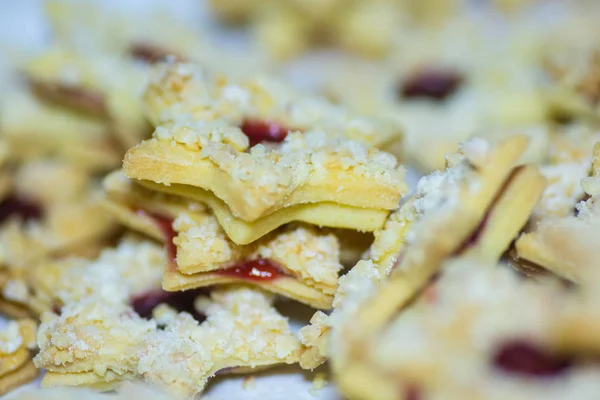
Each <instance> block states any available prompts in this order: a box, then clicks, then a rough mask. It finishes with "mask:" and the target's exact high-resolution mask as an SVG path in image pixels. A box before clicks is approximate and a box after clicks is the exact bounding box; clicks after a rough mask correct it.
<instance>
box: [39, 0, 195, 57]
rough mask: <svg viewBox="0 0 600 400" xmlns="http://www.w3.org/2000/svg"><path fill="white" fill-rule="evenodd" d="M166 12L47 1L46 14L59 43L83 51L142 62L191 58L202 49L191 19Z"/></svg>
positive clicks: (57, 0)
mask: <svg viewBox="0 0 600 400" xmlns="http://www.w3.org/2000/svg"><path fill="white" fill-rule="evenodd" d="M165 11H167V10H163V9H156V8H155V7H148V8H145V9H140V10H136V12H135V13H134V14H131V13H127V12H126V9H121V10H119V9H115V8H112V9H111V8H110V7H104V5H103V4H94V3H81V2H73V1H70V0H50V1H47V2H46V13H47V16H48V19H49V21H50V24H51V26H52V30H53V34H54V36H55V39H56V40H57V41H58V42H60V43H62V44H64V45H66V46H68V47H70V48H76V49H78V50H80V51H82V50H83V51H87V52H89V51H90V50H91V49H95V50H97V51H102V52H105V53H107V54H118V55H120V56H121V57H122V58H123V59H131V60H132V61H133V60H135V61H139V62H140V61H141V62H143V63H152V62H155V61H157V60H161V59H164V58H166V57H167V56H177V57H180V58H188V57H191V56H192V55H194V54H195V53H197V52H198V51H199V50H200V49H199V48H198V47H199V45H200V41H199V38H198V34H197V32H195V31H194V29H191V28H190V26H189V24H188V22H189V21H181V20H178V19H177V18H175V16H174V15H171V13H169V12H165ZM148 26H152V27H153V28H154V29H148Z"/></svg>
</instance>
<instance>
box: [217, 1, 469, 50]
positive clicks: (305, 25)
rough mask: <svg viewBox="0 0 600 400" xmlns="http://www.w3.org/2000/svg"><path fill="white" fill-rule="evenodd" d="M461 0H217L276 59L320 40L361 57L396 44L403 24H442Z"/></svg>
mask: <svg viewBox="0 0 600 400" xmlns="http://www.w3.org/2000/svg"><path fill="white" fill-rule="evenodd" d="M461 3H462V2H461V1H455V0H435V1H432V2H430V3H428V5H427V6H424V5H423V4H422V2H420V1H418V0H417V1H415V0H408V1H406V0H404V1H393V0H379V1H368V0H358V1H350V0H327V1H310V2H306V1H295V0H279V1H278V0H259V1H252V0H213V1H211V2H210V4H211V7H212V9H213V11H214V13H215V14H216V16H217V17H219V18H220V19H222V20H223V21H225V22H227V23H241V22H243V23H247V24H248V25H249V29H250V31H251V32H252V33H253V37H254V39H255V40H256V41H257V42H258V44H259V45H261V46H262V47H264V48H266V50H267V51H268V52H269V53H270V54H271V56H272V57H274V58H275V59H278V60H281V59H287V58H290V57H294V56H297V55H298V54H300V53H302V52H304V51H307V50H309V49H310V48H312V47H315V46H320V45H322V44H327V45H331V46H334V47H340V48H342V49H344V50H346V51H349V52H352V53H354V54H356V55H359V56H363V57H373V58H381V57H385V56H386V55H388V54H389V52H390V51H391V50H392V49H394V47H395V46H394V45H395V44H396V42H397V39H398V35H399V34H401V33H402V31H401V30H400V29H399V28H400V27H402V26H404V25H408V26H410V27H411V28H413V29H414V28H415V25H417V26H421V25H422V26H435V27H438V26H439V23H440V22H441V21H444V20H446V19H447V18H448V17H449V16H452V15H453V14H454V12H455V11H456V9H457V8H458V6H460V5H461Z"/></svg>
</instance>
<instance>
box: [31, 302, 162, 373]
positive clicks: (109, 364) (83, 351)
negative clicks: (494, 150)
mask: <svg viewBox="0 0 600 400" xmlns="http://www.w3.org/2000/svg"><path fill="white" fill-rule="evenodd" d="M155 329H156V323H155V322H154V321H148V320H145V319H143V318H141V317H139V316H138V315H137V314H136V313H135V312H133V310H132V309H131V308H130V307H129V306H126V305H125V304H123V303H118V302H110V303H107V302H105V301H104V300H102V299H98V298H93V297H91V298H87V299H83V300H81V301H78V302H72V303H68V304H66V305H65V306H64V307H63V309H62V310H61V314H60V315H59V316H58V315H56V314H53V313H44V314H43V315H42V323H41V325H40V329H39V332H38V345H39V347H40V352H39V353H38V355H37V356H36V357H35V359H34V362H35V364H36V366H37V367H38V368H46V369H48V370H50V371H63V372H84V371H93V372H94V373H95V374H97V375H99V376H101V377H102V376H104V375H105V374H106V373H107V371H112V372H115V373H117V374H119V375H122V374H125V373H127V372H134V371H135V370H136V367H137V357H138V354H139V351H140V349H139V347H140V346H141V345H142V344H143V343H144V340H145V339H146V337H147V335H148V334H149V333H150V332H152V331H153V330H155ZM109 343H110V345H109Z"/></svg>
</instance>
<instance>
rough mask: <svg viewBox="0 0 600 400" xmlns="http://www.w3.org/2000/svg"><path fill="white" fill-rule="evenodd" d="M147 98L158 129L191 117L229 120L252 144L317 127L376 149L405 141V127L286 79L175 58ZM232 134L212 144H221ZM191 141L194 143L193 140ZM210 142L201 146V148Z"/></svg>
mask: <svg viewBox="0 0 600 400" xmlns="http://www.w3.org/2000/svg"><path fill="white" fill-rule="evenodd" d="M144 100H145V105H146V110H147V113H148V118H149V119H150V120H151V121H152V122H153V123H154V125H156V126H158V125H161V124H165V123H167V122H171V123H176V122H189V119H190V118H191V119H194V120H197V121H214V120H225V122H226V124H227V125H231V126H232V127H239V128H240V129H241V130H242V132H244V134H245V135H246V136H247V137H248V141H249V145H250V146H253V145H255V144H257V143H264V142H267V143H280V142H282V141H283V140H284V139H285V137H286V135H287V134H288V132H294V131H308V130H312V129H321V130H326V131H327V133H328V134H329V135H330V136H343V137H345V138H350V139H353V140H360V141H364V142H367V143H369V144H373V145H375V146H383V145H386V144H390V143H393V142H395V141H398V140H400V139H401V138H402V130H401V125H399V124H397V123H395V122H393V121H392V120H391V119H389V118H380V117H377V118H376V117H367V116H362V115H359V114H355V113H353V112H351V111H350V110H348V109H347V108H346V107H343V106H340V105H336V104H333V103H331V102H330V101H328V100H327V99H325V98H323V97H320V96H318V95H316V94H314V93H313V94H311V93H308V92H302V91H299V90H297V89H296V88H294V87H293V86H291V85H289V84H287V83H286V82H285V81H283V80H280V79H277V78H274V77H267V76H264V75H256V76H254V77H252V78H246V79H238V80H232V79H228V78H227V77H226V76H223V75H219V74H214V73H211V71H210V70H208V69H207V68H201V67H200V66H198V65H194V64H193V63H182V62H174V61H173V60H171V61H167V62H165V63H160V64H159V65H157V66H155V67H154V68H153V72H152V74H151V76H150V83H149V85H148V88H147V89H146V92H145V96H144ZM223 128H225V127H223ZM226 131H227V130H226ZM226 131H225V132H221V133H219V136H215V137H212V140H213V141H214V140H219V139H218V137H220V135H223V134H225V133H226ZM215 133H216V132H215ZM189 139H190V140H191V138H189ZM230 140H231V142H230V144H231V145H232V146H233V147H234V149H236V150H240V151H242V150H244V149H241V148H240V146H245V147H247V146H248V144H246V141H245V140H242V139H240V138H230ZM188 142H189V143H188ZM186 143H188V144H189V145H193V140H192V141H191V142H190V141H189V140H188V141H186ZM206 144H207V143H204V142H203V143H199V145H200V146H201V147H202V146H204V145H206Z"/></svg>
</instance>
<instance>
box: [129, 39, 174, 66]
mask: <svg viewBox="0 0 600 400" xmlns="http://www.w3.org/2000/svg"><path fill="white" fill-rule="evenodd" d="M129 54H130V55H131V56H132V57H133V58H135V59H136V60H139V61H143V62H146V63H148V64H153V63H155V62H158V61H161V60H164V59H166V58H167V57H169V56H171V57H175V58H176V59H177V60H180V61H185V59H184V58H183V57H180V56H179V55H178V54H176V53H173V52H171V51H169V50H168V49H166V48H164V47H161V46H158V45H155V44H150V43H134V44H133V45H132V46H131V48H130V49H129Z"/></svg>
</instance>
